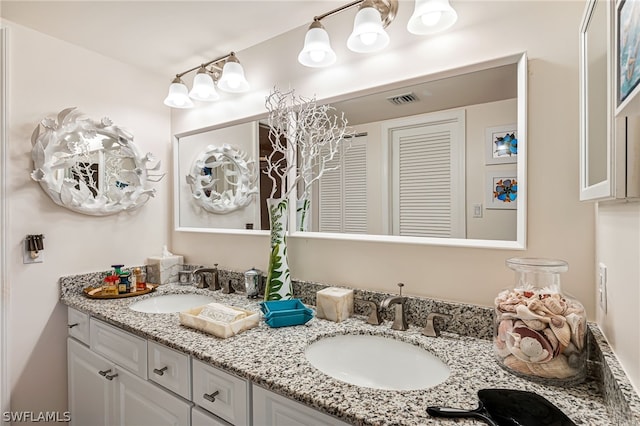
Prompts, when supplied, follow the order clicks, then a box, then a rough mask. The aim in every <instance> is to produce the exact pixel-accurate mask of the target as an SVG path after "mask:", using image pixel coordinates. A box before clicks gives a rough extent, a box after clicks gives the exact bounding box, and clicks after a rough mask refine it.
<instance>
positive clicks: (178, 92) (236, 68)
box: [164, 52, 249, 108]
mask: <svg viewBox="0 0 640 426" xmlns="http://www.w3.org/2000/svg"><path fill="white" fill-rule="evenodd" d="M195 70H198V72H197V73H196V75H195V77H194V78H193V87H192V88H191V91H189V90H188V89H187V86H186V85H185V84H184V81H182V76H184V75H185V74H188V73H190V72H191V71H195ZM215 81H217V83H218V89H220V90H223V91H225V92H230V93H241V92H246V91H247V90H249V83H248V82H247V79H246V78H245V76H244V69H243V68H242V65H240V61H238V58H237V57H236V54H235V53H234V52H231V53H229V54H228V55H224V56H221V57H219V58H216V59H213V60H211V61H209V62H206V63H204V64H201V65H198V66H197V67H193V68H190V69H188V70H186V71H184V72H181V73H179V74H176V77H175V78H174V79H173V81H172V82H171V86H169V94H168V95H167V97H166V98H165V100H164V104H165V105H167V106H170V107H171V108H192V107H193V101H192V100H191V99H195V100H198V101H204V102H212V101H215V100H217V99H219V98H220V95H219V94H218V92H217V91H216V87H215V83H214V82H215Z"/></svg>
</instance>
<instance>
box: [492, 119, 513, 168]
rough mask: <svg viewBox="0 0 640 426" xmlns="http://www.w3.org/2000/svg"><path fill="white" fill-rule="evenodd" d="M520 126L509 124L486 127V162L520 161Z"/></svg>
mask: <svg viewBox="0 0 640 426" xmlns="http://www.w3.org/2000/svg"><path fill="white" fill-rule="evenodd" d="M517 129H518V126H517V124H515V123H513V124H507V125H503V126H496V127H487V128H486V129H485V152H486V164H505V163H515V162H517V161H518V130H517Z"/></svg>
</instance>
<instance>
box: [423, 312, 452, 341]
mask: <svg viewBox="0 0 640 426" xmlns="http://www.w3.org/2000/svg"><path fill="white" fill-rule="evenodd" d="M434 318H442V319H443V320H447V319H451V315H447V314H441V313H439V312H431V313H430V314H429V315H427V325H425V326H424V328H423V329H422V334H424V335H425V336H429V337H438V336H439V335H440V329H438V328H436V327H435V325H434V324H433V320H434Z"/></svg>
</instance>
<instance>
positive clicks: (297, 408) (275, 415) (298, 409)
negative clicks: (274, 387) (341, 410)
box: [252, 385, 348, 426]
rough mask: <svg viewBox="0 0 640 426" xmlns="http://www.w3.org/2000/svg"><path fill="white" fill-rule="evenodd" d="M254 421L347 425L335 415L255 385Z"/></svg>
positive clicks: (265, 425)
mask: <svg viewBox="0 0 640 426" xmlns="http://www.w3.org/2000/svg"><path fill="white" fill-rule="evenodd" d="M252 396H253V421H254V425H260V426H291V425H296V426H347V425H348V423H344V422H342V421H340V420H338V419H336V418H335V417H331V416H329V415H327V414H324V413H321V412H319V411H316V410H314V409H313V408H309V407H307V406H306V405H303V404H300V403H299V402H295V401H292V400H290V399H288V398H285V397H284V396H282V395H278V394H276V393H273V392H271V391H268V390H266V389H263V388H261V387H260V386H256V385H253V395H252Z"/></svg>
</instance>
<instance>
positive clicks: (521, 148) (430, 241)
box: [288, 53, 528, 250]
mask: <svg viewBox="0 0 640 426" xmlns="http://www.w3.org/2000/svg"><path fill="white" fill-rule="evenodd" d="M514 63H517V74H518V75H517V80H518V88H517V92H518V99H517V108H518V111H517V117H518V118H517V132H518V159H517V169H518V172H517V177H518V203H519V204H518V209H517V213H516V215H517V229H516V239H515V240H514V241H506V240H480V239H473V240H467V239H462V238H432V237H409V236H398V235H362V234H339V233H326V232H322V233H321V232H303V231H296V230H289V235H288V236H289V237H294V238H312V239H335V240H349V241H366V242H392V243H405V244H420V245H434V246H449V247H481V248H495V249H512V250H513V249H516V250H524V249H526V230H527V226H526V217H527V203H526V200H527V185H526V176H527V170H526V151H527V144H526V141H527V105H528V102H527V54H526V53H519V54H515V55H510V56H507V57H502V58H498V59H494V60H490V61H485V62H482V63H477V64H473V65H469V66H466V67H462V68H456V69H451V70H448V71H446V72H443V73H438V74H434V75H427V76H422V77H419V78H415V79H411V80H405V81H401V82H396V83H393V84H391V85H386V86H378V87H375V88H371V89H368V90H365V91H361V92H357V93H348V94H345V95H342V96H340V97H336V98H332V99H324V100H319V102H324V103H334V102H340V101H343V100H345V99H349V98H353V97H357V96H364V95H366V94H369V93H372V92H374V91H376V92H377V91H385V90H392V89H396V88H399V87H404V86H408V85H411V84H415V83H416V82H418V81H419V82H427V81H433V80H439V79H442V78H447V77H452V76H455V75H459V74H464V73H469V72H474V71H479V70H483V69H488V68H494V67H499V66H503V65H509V64H514ZM295 202H296V200H295V195H292V199H290V200H289V203H290V205H295ZM295 214H296V212H295V209H290V217H289V221H290V222H289V223H296V222H295V220H296V218H295Z"/></svg>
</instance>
